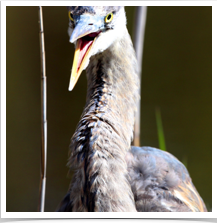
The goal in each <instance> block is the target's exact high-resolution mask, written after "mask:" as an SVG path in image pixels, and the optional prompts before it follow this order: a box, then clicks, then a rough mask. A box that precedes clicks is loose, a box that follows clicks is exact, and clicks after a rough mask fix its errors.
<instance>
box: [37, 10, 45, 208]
mask: <svg viewBox="0 0 217 223" xmlns="http://www.w3.org/2000/svg"><path fill="white" fill-rule="evenodd" d="M39 39H40V57H41V179H40V188H39V205H38V211H40V212H44V206H45V190H46V168H47V80H46V67H45V44H44V27H43V14H42V6H39Z"/></svg>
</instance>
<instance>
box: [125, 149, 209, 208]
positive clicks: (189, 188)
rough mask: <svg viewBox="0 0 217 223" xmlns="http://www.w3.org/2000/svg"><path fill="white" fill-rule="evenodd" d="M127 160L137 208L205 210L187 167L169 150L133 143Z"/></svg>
mask: <svg viewBox="0 0 217 223" xmlns="http://www.w3.org/2000/svg"><path fill="white" fill-rule="evenodd" d="M126 162H127V166H128V172H129V182H130V184H131V188H132V191H133V194H134V198H135V202H136V208H137V211H143V212H144V211H146V212H150V211H154V212H156V211H161V212H166V211H168V212H170V211H172V212H173V211H175V212H176V211H177V212H180V211H181V212H187V211H189V212H204V211H206V207H205V205H204V203H203V200H202V198H201V197H200V195H199V193H198V192H197V190H196V188H195V187H194V185H193V183H192V180H191V178H190V175H189V173H188V171H187V169H186V167H185V166H184V165H183V164H182V163H181V162H180V161H179V160H178V159H177V158H175V157H174V156H173V155H171V154H170V153H168V152H165V151H162V150H159V149H156V148H152V147H131V150H130V151H129V152H128V153H127V155H126Z"/></svg>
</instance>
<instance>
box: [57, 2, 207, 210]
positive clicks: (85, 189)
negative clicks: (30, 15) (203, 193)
mask: <svg viewBox="0 0 217 223" xmlns="http://www.w3.org/2000/svg"><path fill="white" fill-rule="evenodd" d="M67 11H68V16H69V27H68V34H69V37H70V42H71V43H74V44H75V54H74V61H73V66H72V70H71V77H70V83H69V90H72V89H73V88H74V86H75V84H76V82H77V81H78V78H79V76H80V75H81V73H82V71H83V70H86V76H87V97H86V104H85V107H84V110H83V113H82V115H81V119H80V121H79V123H78V125H77V128H76V131H75V133H74V135H73V136H72V138H71V143H70V146H69V159H68V166H69V169H70V170H71V171H73V173H74V174H73V176H72V180H71V182H70V185H69V189H68V192H67V193H66V195H65V197H64V198H63V200H62V201H61V202H60V204H59V206H58V208H57V210H56V211H58V212H206V211H207V209H206V206H205V204H204V202H203V199H202V198H201V197H200V195H199V193H198V192H197V190H196V188H195V186H194V184H193V182H192V180H191V177H190V175H189V173H188V170H187V169H186V167H185V166H184V165H183V164H182V163H181V162H180V161H179V160H178V159H177V158H176V157H174V156H173V155H172V154H170V153H168V152H166V151H162V150H160V149H157V148H153V147H135V146H131V142H132V139H133V127H134V120H135V114H136V103H137V101H138V100H140V95H139V90H138V86H139V78H138V66H137V60H136V55H135V51H134V48H133V44H132V41H131V37H130V35H129V33H128V30H127V27H126V13H125V9H124V6H68V7H67Z"/></svg>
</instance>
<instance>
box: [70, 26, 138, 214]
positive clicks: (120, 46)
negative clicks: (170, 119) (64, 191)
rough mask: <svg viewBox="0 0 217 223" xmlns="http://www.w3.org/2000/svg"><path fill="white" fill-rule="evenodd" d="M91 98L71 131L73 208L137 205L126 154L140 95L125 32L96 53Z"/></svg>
mask: <svg viewBox="0 0 217 223" xmlns="http://www.w3.org/2000/svg"><path fill="white" fill-rule="evenodd" d="M87 79H88V91H87V102H86V105H85V109H84V111H83V114H82V118H81V120H80V122H79V124H78V127H77V130H76V132H75V134H74V135H73V137H72V142H71V145H70V150H71V157H70V159H69V166H70V167H71V168H77V170H76V172H75V175H74V177H73V180H72V187H71V198H72V200H73V210H74V211H136V210H135V204H134V199H133V194H132V191H131V188H130V185H129V183H128V180H127V177H128V174H127V166H126V162H125V159H124V157H125V154H126V152H127V150H129V149H130V143H131V140H132V137H133V125H134V116H135V111H136V102H137V100H138V77H137V63H136V58H135V53H134V49H133V46H132V42H131V39H130V37H129V34H128V32H127V30H126V34H125V35H124V38H122V39H120V40H118V41H116V42H114V43H113V44H112V45H111V46H110V47H109V48H108V49H107V50H105V51H104V52H102V53H100V54H97V55H95V56H94V57H92V58H91V60H90V64H89V66H88V68H87Z"/></svg>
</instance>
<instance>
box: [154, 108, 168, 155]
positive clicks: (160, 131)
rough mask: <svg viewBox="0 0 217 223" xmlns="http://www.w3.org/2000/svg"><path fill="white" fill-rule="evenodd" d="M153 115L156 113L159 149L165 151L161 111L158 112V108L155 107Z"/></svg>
mask: <svg viewBox="0 0 217 223" xmlns="http://www.w3.org/2000/svg"><path fill="white" fill-rule="evenodd" d="M155 115H156V123H157V132H158V141H159V148H160V149H161V150H164V151H166V143H165V138H164V131H163V124H162V120H161V112H160V109H159V108H156V110H155Z"/></svg>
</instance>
